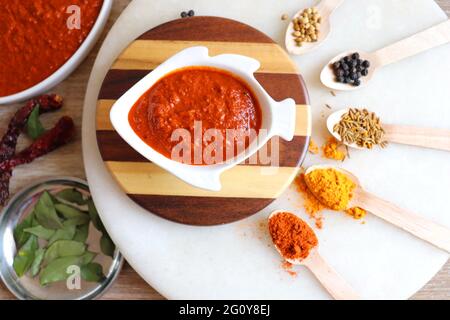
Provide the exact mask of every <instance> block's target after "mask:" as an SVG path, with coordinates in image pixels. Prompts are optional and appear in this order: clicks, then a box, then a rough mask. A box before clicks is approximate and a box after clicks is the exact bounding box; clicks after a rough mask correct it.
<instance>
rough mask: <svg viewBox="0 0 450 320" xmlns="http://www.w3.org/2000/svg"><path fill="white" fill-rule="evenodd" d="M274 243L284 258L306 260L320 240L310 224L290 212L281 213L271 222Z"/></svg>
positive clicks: (271, 219) (270, 227) (270, 229)
mask: <svg viewBox="0 0 450 320" xmlns="http://www.w3.org/2000/svg"><path fill="white" fill-rule="evenodd" d="M269 232H270V235H271V236H272V240H273V243H274V244H275V245H276V247H277V248H278V250H280V252H281V254H282V255H283V257H284V258H287V259H305V258H306V257H308V255H309V252H310V251H311V249H313V248H314V247H316V246H317V244H318V240H317V237H316V235H315V234H314V231H313V230H312V229H311V227H310V226H308V224H306V223H305V222H304V221H303V220H302V219H300V218H299V217H297V216H296V215H294V214H292V213H289V212H280V213H278V214H276V215H274V216H273V217H272V218H270V220H269Z"/></svg>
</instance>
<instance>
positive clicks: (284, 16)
mask: <svg viewBox="0 0 450 320" xmlns="http://www.w3.org/2000/svg"><path fill="white" fill-rule="evenodd" d="M287 19H289V16H288V15H287V14H286V13H285V14H283V15H282V16H281V20H283V21H284V20H287Z"/></svg>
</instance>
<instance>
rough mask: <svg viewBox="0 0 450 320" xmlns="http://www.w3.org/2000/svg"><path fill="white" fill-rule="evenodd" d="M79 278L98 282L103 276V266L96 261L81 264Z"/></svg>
mask: <svg viewBox="0 0 450 320" xmlns="http://www.w3.org/2000/svg"><path fill="white" fill-rule="evenodd" d="M81 278H82V279H83V280H86V281H89V282H100V281H102V280H103V279H104V278H105V275H104V274H103V267H102V266H101V265H100V264H99V263H96V262H92V263H88V264H87V265H84V266H81Z"/></svg>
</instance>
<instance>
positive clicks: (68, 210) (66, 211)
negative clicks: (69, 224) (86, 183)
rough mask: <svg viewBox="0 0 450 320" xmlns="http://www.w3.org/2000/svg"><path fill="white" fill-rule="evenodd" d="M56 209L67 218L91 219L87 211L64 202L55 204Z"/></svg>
mask: <svg viewBox="0 0 450 320" xmlns="http://www.w3.org/2000/svg"><path fill="white" fill-rule="evenodd" d="M55 209H56V211H57V212H58V213H59V214H61V215H62V216H63V217H64V218H66V219H72V218H79V217H82V218H87V219H89V215H88V214H87V213H84V212H83V211H80V210H78V209H76V208H74V207H71V206H69V205H66V204H63V203H58V204H55Z"/></svg>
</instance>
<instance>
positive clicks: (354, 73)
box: [331, 52, 370, 86]
mask: <svg viewBox="0 0 450 320" xmlns="http://www.w3.org/2000/svg"><path fill="white" fill-rule="evenodd" d="M369 67H370V62H369V61H367V60H362V59H361V58H360V54H359V53H358V52H355V53H352V54H351V55H348V56H346V57H342V58H341V59H339V60H338V61H335V62H334V63H333V64H332V65H331V68H332V69H333V71H334V75H335V80H336V81H337V82H340V83H348V84H351V85H354V86H360V85H361V80H360V78H361V77H363V76H367V75H368V74H369V70H368V68H369Z"/></svg>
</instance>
